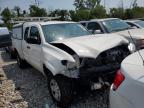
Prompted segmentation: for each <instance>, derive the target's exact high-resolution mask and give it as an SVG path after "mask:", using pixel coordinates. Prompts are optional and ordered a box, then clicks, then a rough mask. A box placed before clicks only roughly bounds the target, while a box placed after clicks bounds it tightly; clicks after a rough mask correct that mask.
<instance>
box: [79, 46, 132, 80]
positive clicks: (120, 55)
mask: <svg viewBox="0 0 144 108" xmlns="http://www.w3.org/2000/svg"><path fill="white" fill-rule="evenodd" d="M129 54H130V51H129V50H128V48H127V45H121V46H117V47H114V48H112V49H109V50H107V51H105V52H102V53H101V54H100V55H99V56H98V57H97V58H96V59H92V58H85V60H84V64H83V66H82V67H80V70H79V72H80V73H79V77H80V79H82V80H84V81H86V82H88V81H93V82H99V81H98V80H99V78H101V79H102V80H103V81H107V82H109V83H111V82H112V81H113V79H114V76H115V73H116V71H117V70H118V69H119V68H120V64H121V62H122V61H123V59H124V58H126V57H127V56H128V55H129Z"/></svg>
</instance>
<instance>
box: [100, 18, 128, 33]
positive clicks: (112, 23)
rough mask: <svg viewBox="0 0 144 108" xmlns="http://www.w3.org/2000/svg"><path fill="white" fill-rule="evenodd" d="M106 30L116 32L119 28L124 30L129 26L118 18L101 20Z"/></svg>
mask: <svg viewBox="0 0 144 108" xmlns="http://www.w3.org/2000/svg"><path fill="white" fill-rule="evenodd" d="M103 24H104V25H105V27H106V29H107V30H108V32H116V31H121V30H126V29H128V28H130V26H129V25H128V24H127V23H125V22H124V21H122V20H120V19H112V20H106V21H104V22H103Z"/></svg>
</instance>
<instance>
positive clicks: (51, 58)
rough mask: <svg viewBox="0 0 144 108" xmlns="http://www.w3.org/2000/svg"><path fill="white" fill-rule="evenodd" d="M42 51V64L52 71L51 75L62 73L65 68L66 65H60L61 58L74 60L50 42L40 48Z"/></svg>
mask: <svg viewBox="0 0 144 108" xmlns="http://www.w3.org/2000/svg"><path fill="white" fill-rule="evenodd" d="M42 52H43V62H44V65H45V66H46V67H47V68H48V69H49V70H50V71H51V72H52V74H53V75H57V74H64V72H65V71H66V70H67V69H66V66H64V65H62V63H61V61H62V60H67V61H70V62H75V60H74V59H73V57H72V56H71V55H70V54H68V53H67V52H65V51H63V50H61V49H59V48H56V47H54V46H52V45H50V44H47V45H46V44H45V45H44V46H43V48H42Z"/></svg>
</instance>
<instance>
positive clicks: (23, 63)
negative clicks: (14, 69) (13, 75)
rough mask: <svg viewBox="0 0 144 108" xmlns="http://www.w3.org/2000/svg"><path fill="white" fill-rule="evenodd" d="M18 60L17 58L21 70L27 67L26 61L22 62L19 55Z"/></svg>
mask: <svg viewBox="0 0 144 108" xmlns="http://www.w3.org/2000/svg"><path fill="white" fill-rule="evenodd" d="M16 58H17V65H18V66H19V68H21V69H24V68H25V66H26V63H25V61H24V60H22V59H21V58H20V56H19V55H18V54H17V57H16Z"/></svg>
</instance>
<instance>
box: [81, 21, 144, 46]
mask: <svg viewBox="0 0 144 108" xmlns="http://www.w3.org/2000/svg"><path fill="white" fill-rule="evenodd" d="M79 23H81V24H82V25H85V27H86V28H87V29H88V30H89V31H90V32H91V33H93V34H102V33H104V34H108V33H112V34H118V35H120V36H123V37H125V38H127V39H128V40H129V42H131V43H134V45H135V47H136V48H137V49H142V48H143V47H144V30H143V29H133V28H131V27H130V26H129V25H128V24H127V23H126V22H124V21H123V20H121V19H118V18H106V19H93V20H90V21H81V22H79ZM84 23H85V24H84Z"/></svg>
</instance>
